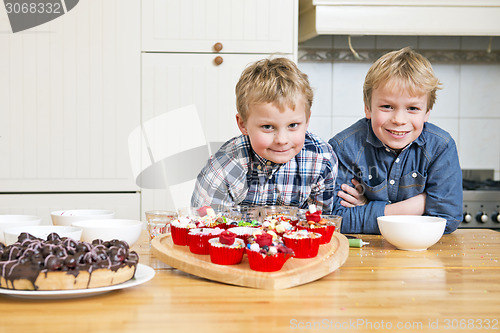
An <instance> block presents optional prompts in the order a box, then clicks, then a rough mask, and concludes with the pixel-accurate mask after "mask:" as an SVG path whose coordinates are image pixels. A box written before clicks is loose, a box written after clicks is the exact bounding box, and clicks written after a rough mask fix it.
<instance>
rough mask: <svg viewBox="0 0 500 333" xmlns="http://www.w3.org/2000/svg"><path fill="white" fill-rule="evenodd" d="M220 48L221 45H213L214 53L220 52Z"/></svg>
mask: <svg viewBox="0 0 500 333" xmlns="http://www.w3.org/2000/svg"><path fill="white" fill-rule="evenodd" d="M222 48H223V45H222V43H215V44H214V51H215V52H220V51H222Z"/></svg>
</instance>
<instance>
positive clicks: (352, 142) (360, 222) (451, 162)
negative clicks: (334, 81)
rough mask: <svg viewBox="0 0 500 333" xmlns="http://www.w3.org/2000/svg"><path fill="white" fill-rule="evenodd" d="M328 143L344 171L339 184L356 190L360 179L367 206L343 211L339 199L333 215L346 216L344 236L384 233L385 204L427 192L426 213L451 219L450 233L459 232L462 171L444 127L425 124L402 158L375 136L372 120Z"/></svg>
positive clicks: (366, 120) (341, 171)
mask: <svg viewBox="0 0 500 333" xmlns="http://www.w3.org/2000/svg"><path fill="white" fill-rule="evenodd" d="M329 143H330V144H331V145H332V147H333V150H334V151H335V153H336V154H337V157H338V162H339V167H338V174H337V180H336V184H335V193H338V191H339V190H340V186H341V185H342V184H348V185H350V186H352V183H351V179H353V178H355V179H357V180H358V181H359V182H360V183H361V184H362V185H363V187H364V191H365V193H364V195H365V196H366V198H367V199H368V203H367V204H366V205H363V206H356V207H352V208H347V207H343V206H342V205H341V204H340V201H341V200H342V199H341V198H340V197H338V196H335V199H334V203H333V213H334V214H336V215H341V216H342V224H341V231H342V232H343V233H370V234H379V233H380V230H379V228H378V224H377V217H378V216H383V215H384V210H385V206H386V205H387V204H390V203H394V202H399V201H403V200H405V199H408V198H411V197H413V196H416V195H417V194H420V193H423V192H425V193H426V194H427V197H426V203H425V212H424V215H429V216H438V217H443V218H445V219H446V220H447V222H446V229H445V233H450V232H453V231H455V229H456V228H457V227H458V225H459V223H460V221H461V220H462V209H463V194H462V170H461V169H460V164H459V160H458V153H457V148H456V145H455V141H454V140H453V138H452V137H451V136H450V135H449V134H448V133H447V132H446V131H444V130H443V129H441V128H439V127H437V126H436V125H433V124H431V123H425V124H424V128H423V130H422V133H421V134H420V136H419V137H418V138H417V139H416V140H415V141H413V142H412V143H411V144H409V145H408V146H407V147H406V148H405V149H403V150H402V151H401V152H400V153H399V154H398V153H397V152H395V151H394V150H392V149H390V148H388V147H386V146H385V145H384V144H383V143H382V142H381V141H380V140H379V139H378V138H377V137H376V135H375V134H374V133H373V130H372V127H371V122H370V120H369V119H366V118H364V119H361V120H359V121H358V122H356V123H355V124H353V125H352V126H350V127H349V128H347V129H345V130H344V131H342V132H340V133H339V134H337V135H335V136H334V137H333V138H332V139H330V141H329Z"/></svg>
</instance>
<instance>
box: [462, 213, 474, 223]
mask: <svg viewBox="0 0 500 333" xmlns="http://www.w3.org/2000/svg"><path fill="white" fill-rule="evenodd" d="M463 221H464V222H465V223H469V222H471V221H472V215H471V214H470V213H467V212H465V213H464V219H463Z"/></svg>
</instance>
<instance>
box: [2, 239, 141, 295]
mask: <svg viewBox="0 0 500 333" xmlns="http://www.w3.org/2000/svg"><path fill="white" fill-rule="evenodd" d="M138 262H139V256H138V255H137V253H136V252H135V251H129V245H128V244H127V242H125V241H119V240H117V239H114V240H111V241H102V240H100V239H96V240H94V241H92V244H90V243H87V242H80V241H75V240H73V239H71V238H66V237H63V238H61V237H59V235H58V234H56V233H51V234H50V235H48V236H47V240H42V239H39V238H36V237H34V236H33V235H30V234H28V233H22V234H21V235H19V237H18V241H17V242H16V243H14V244H12V245H9V246H5V245H4V244H2V243H0V274H1V276H2V277H3V278H4V279H5V283H6V284H7V285H2V279H0V287H2V288H11V289H12V288H14V281H15V280H21V279H27V280H28V281H30V282H31V283H32V284H33V288H34V290H38V287H37V286H36V285H35V281H36V279H37V278H38V276H39V274H40V273H42V274H45V276H47V273H48V272H58V271H59V272H66V274H71V275H73V276H75V277H76V276H78V274H79V273H80V272H82V271H86V272H89V274H92V272H93V271H94V270H96V269H109V270H111V271H114V272H116V271H117V270H118V269H120V268H122V267H126V266H128V267H132V266H134V267H137V263H138ZM89 283H90V279H89ZM87 287H88V285H87Z"/></svg>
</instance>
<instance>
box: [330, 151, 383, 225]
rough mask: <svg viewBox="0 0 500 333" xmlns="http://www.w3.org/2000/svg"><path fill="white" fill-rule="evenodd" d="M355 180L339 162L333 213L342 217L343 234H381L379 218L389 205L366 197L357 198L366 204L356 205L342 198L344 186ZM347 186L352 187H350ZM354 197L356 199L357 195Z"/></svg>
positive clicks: (350, 172)
mask: <svg viewBox="0 0 500 333" xmlns="http://www.w3.org/2000/svg"><path fill="white" fill-rule="evenodd" d="M334 149H335V147H334ZM354 178H355V177H354V173H353V172H352V171H350V170H348V169H346V168H345V167H344V166H343V164H342V163H340V162H339V172H338V175H337V181H336V182H335V184H336V185H335V192H336V193H337V195H336V196H335V197H334V201H333V212H332V213H333V214H335V215H340V216H342V224H341V232H342V233H353V234H354V233H358V234H359V233H366V234H379V233H380V231H379V229H378V224H377V217H378V216H383V215H384V209H385V207H386V205H387V203H386V202H385V201H366V199H364V196H357V199H356V200H358V201H363V202H365V203H364V204H361V202H359V203H360V204H359V205H354V204H353V203H354V202H353V201H352V200H351V201H350V202H349V200H345V199H344V198H346V199H347V197H346V196H344V198H342V197H341V196H342V193H341V192H344V191H343V190H342V185H347V184H349V183H351V180H352V179H354ZM356 183H358V182H357V181H356ZM347 186H348V187H350V186H349V185H347ZM344 193H345V192H344ZM353 194H354V192H353ZM353 197H356V195H354V196H353ZM361 197H363V199H360V198H361ZM342 202H344V204H342ZM346 206H351V207H346Z"/></svg>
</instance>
